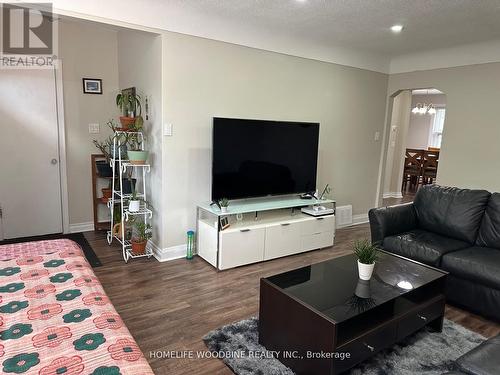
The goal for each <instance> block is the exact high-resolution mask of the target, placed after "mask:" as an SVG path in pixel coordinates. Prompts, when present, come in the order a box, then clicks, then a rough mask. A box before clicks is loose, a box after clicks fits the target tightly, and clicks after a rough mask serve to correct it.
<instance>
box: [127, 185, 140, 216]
mask: <svg viewBox="0 0 500 375" xmlns="http://www.w3.org/2000/svg"><path fill="white" fill-rule="evenodd" d="M140 209H141V199H139V198H137V192H136V191H135V189H134V191H133V192H132V196H131V197H130V199H129V201H128V210H129V212H139V210H140Z"/></svg>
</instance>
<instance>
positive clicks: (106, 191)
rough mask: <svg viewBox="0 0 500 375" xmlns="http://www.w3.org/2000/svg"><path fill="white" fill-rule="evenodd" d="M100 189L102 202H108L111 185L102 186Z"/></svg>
mask: <svg viewBox="0 0 500 375" xmlns="http://www.w3.org/2000/svg"><path fill="white" fill-rule="evenodd" d="M101 191H102V198H101V201H102V203H108V199H109V198H111V195H112V194H113V190H112V189H111V187H109V186H108V187H106V188H102V189H101Z"/></svg>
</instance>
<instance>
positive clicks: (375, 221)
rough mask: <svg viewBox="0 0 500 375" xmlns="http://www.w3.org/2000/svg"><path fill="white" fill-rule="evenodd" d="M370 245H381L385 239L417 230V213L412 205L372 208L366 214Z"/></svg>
mask: <svg viewBox="0 0 500 375" xmlns="http://www.w3.org/2000/svg"><path fill="white" fill-rule="evenodd" d="M368 217H369V219H370V229H371V234H372V243H373V244H375V245H381V244H382V242H383V241H384V238H385V237H388V236H392V235H395V234H399V233H403V232H407V231H410V230H412V229H415V228H417V213H416V211H415V207H414V206H413V203H408V204H402V205H398V206H391V207H380V208H372V209H371V210H370V212H368Z"/></svg>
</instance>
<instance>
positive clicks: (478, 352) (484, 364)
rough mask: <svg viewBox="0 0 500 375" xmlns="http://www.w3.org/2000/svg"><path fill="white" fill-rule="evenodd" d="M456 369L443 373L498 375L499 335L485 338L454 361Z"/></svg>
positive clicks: (499, 363) (449, 374) (499, 358)
mask: <svg viewBox="0 0 500 375" xmlns="http://www.w3.org/2000/svg"><path fill="white" fill-rule="evenodd" d="M455 367H456V370H455V371H452V372H447V373H446V374H444V375H498V374H499V373H500V336H496V337H493V338H491V339H489V340H486V341H485V342H483V343H482V344H481V345H479V346H478V347H476V348H474V349H472V350H471V351H470V352H468V353H465V354H464V355H463V356H461V357H460V358H458V359H457V360H456V361H455Z"/></svg>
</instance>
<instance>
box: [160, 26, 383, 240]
mask: <svg viewBox="0 0 500 375" xmlns="http://www.w3.org/2000/svg"><path fill="white" fill-rule="evenodd" d="M163 67H164V82H165V87H164V95H165V97H164V105H165V116H164V118H165V120H164V121H165V122H171V123H172V124H173V133H174V135H173V137H165V138H164V142H165V144H164V169H163V172H164V173H163V184H164V190H165V192H164V194H165V196H166V202H165V211H164V212H165V216H164V222H163V226H164V229H165V231H166V243H167V246H175V245H180V244H183V243H185V231H186V230H188V229H194V228H195V216H196V215H195V212H196V204H197V203H199V202H203V201H209V200H210V186H211V131H212V117H214V116H227V117H240V118H257V119H273V120H293V121H318V122H320V123H321V132H320V156H319V159H320V160H319V175H318V187H323V186H324V185H325V184H326V183H329V184H330V185H331V186H332V187H333V196H334V197H335V198H336V199H337V201H338V205H345V204H352V205H353V213H354V215H356V214H366V212H367V211H368V209H369V208H371V207H372V206H373V204H374V197H375V195H376V187H377V186H376V185H377V177H378V166H379V158H380V152H381V146H380V143H381V142H376V141H374V135H375V132H376V131H382V128H383V123H384V116H385V104H386V95H385V93H386V89H387V75H385V74H382V73H375V72H370V71H366V70H361V69H355V68H349V67H344V66H339V65H335V64H330V63H322V62H317V61H313V60H307V59H302V58H297V57H291V56H287V55H282V54H277V53H271V52H265V51H261V50H256V49H251V48H245V47H241V46H235V45H231V44H227V43H222V42H216V41H211V40H207V39H201V38H196V37H190V36H184V35H180V34H174V33H165V34H164V64H163ZM297 152H300V150H297Z"/></svg>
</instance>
